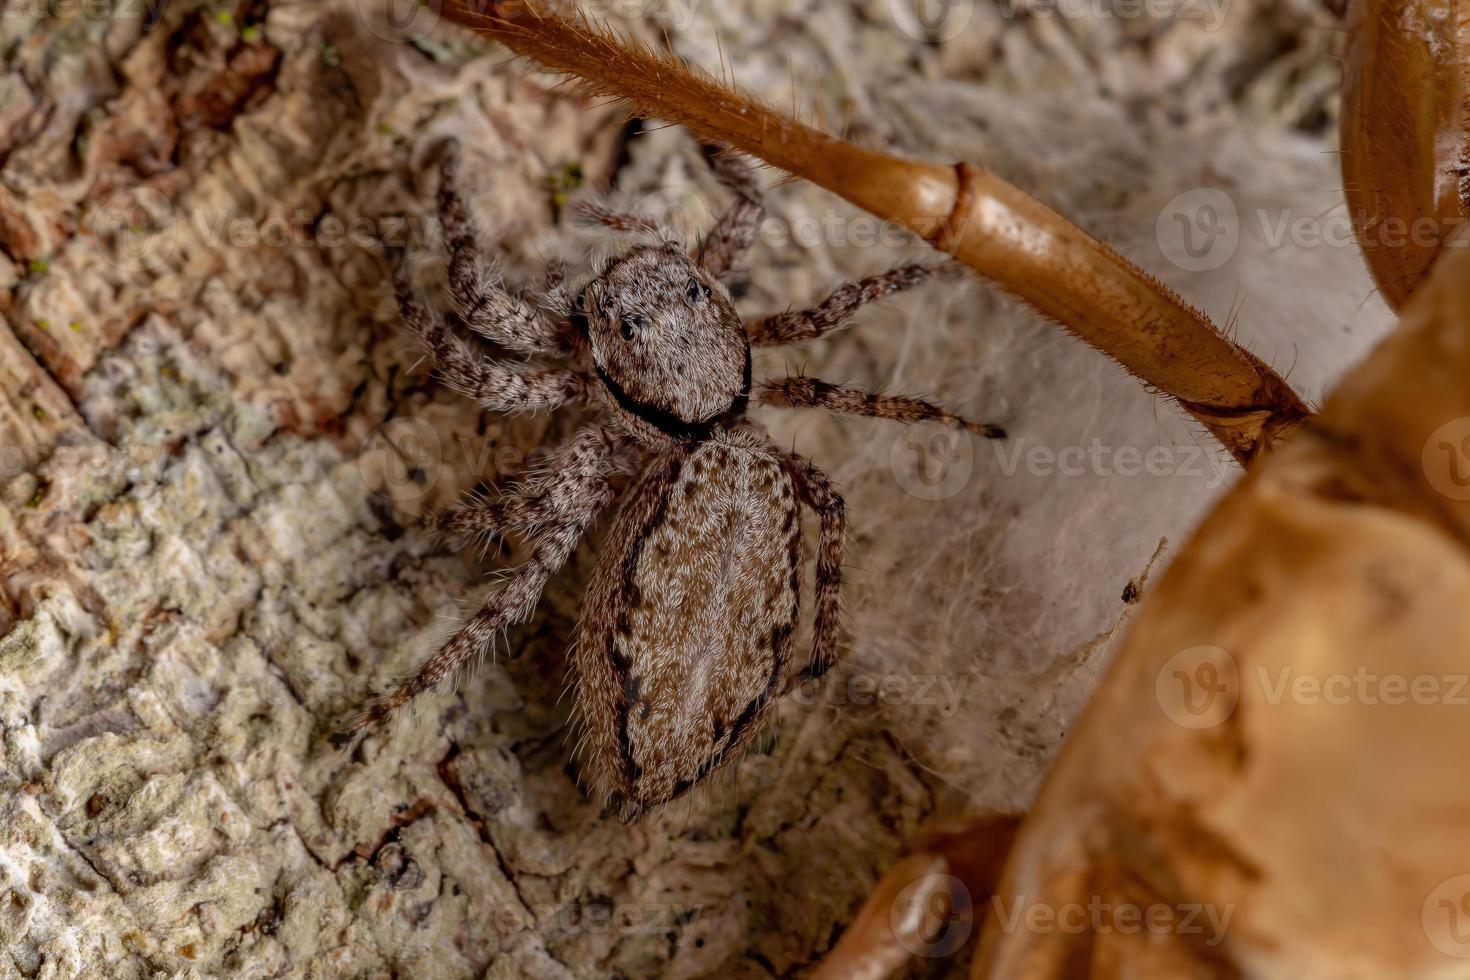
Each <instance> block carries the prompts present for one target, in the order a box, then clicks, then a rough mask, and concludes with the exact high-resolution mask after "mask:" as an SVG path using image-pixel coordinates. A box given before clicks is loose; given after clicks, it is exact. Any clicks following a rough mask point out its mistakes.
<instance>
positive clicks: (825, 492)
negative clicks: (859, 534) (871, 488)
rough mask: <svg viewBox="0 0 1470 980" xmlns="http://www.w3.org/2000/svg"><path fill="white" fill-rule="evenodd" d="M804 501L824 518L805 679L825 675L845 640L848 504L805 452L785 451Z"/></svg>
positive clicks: (804, 672)
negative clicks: (843, 611) (844, 562)
mask: <svg viewBox="0 0 1470 980" xmlns="http://www.w3.org/2000/svg"><path fill="white" fill-rule="evenodd" d="M782 455H783V456H784V457H785V460H786V466H787V468H788V469H789V470H790V472H791V475H792V478H793V479H795V481H796V491H797V493H798V494H800V496H801V499H802V502H803V503H805V504H806V505H807V506H808V507H810V508H811V509H812V510H814V511H816V513H817V516H818V518H820V520H821V532H820V535H819V539H818V543H817V580H816V618H815V620H814V622H813V626H812V658H811V661H810V662H809V663H808V664H807V666H806V669H805V670H803V671H802V679H808V678H815V677H821V676H822V675H823V674H825V673H826V672H827V671H828V670H829V669H831V667H832V665H833V664H835V663H836V662H837V658H838V652H839V647H840V645H841V641H842V623H841V619H840V617H841V607H842V555H843V551H844V548H845V542H844V539H845V537H846V534H847V504H846V503H844V502H843V499H842V493H841V491H839V490H838V489H837V488H836V487H835V486H833V484H832V479H831V478H830V477H829V476H827V474H826V473H823V472H822V471H821V470H819V469H817V467H816V465H815V464H814V463H812V461H811V460H809V459H807V458H806V457H805V456H800V455H798V454H796V453H789V452H788V453H783V454H782Z"/></svg>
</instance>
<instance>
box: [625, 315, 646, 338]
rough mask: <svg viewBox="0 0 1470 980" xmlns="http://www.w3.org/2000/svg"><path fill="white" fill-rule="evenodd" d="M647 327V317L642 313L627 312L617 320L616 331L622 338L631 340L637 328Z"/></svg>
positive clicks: (644, 328)
mask: <svg viewBox="0 0 1470 980" xmlns="http://www.w3.org/2000/svg"><path fill="white" fill-rule="evenodd" d="M647 329H648V317H646V316H644V315H643V314H642V313H629V314H628V315H627V316H625V317H623V318H622V319H621V320H619V321H618V331H619V332H620V333H621V334H622V335H623V339H624V340H632V339H633V334H634V333H636V332H637V331H639V330H647Z"/></svg>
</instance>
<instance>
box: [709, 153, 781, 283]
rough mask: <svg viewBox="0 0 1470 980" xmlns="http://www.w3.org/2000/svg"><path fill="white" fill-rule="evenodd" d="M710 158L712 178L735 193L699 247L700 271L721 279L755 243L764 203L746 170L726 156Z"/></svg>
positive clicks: (718, 155)
mask: <svg viewBox="0 0 1470 980" xmlns="http://www.w3.org/2000/svg"><path fill="white" fill-rule="evenodd" d="M709 159H710V169H711V170H712V171H714V174H715V178H716V179H718V180H719V182H720V183H721V184H723V185H725V187H726V188H727V189H729V190H730V191H731V192H733V193H734V194H735V203H734V205H732V206H731V207H730V209H729V210H728V211H726V212H725V213H724V214H723V215H721V216H720V218H719V220H717V221H716V222H715V226H714V227H713V228H711V229H710V230H709V233H708V234H706V235H705V237H704V241H703V242H701V243H700V246H699V258H698V262H699V266H700V268H702V269H704V270H705V271H706V272H708V273H709V274H710V275H712V276H714V277H715V278H716V279H722V278H724V277H725V276H726V275H728V274H729V273H730V270H731V269H733V268H734V267H735V263H736V262H738V261H739V260H740V257H741V256H742V255H744V254H745V252H747V251H748V250H749V249H750V247H751V246H752V245H754V244H755V240H756V235H757V234H758V233H759V231H760V224H761V218H762V217H763V216H764V215H765V204H764V203H763V202H762V200H761V194H760V186H759V185H758V184H757V183H756V182H755V178H754V177H753V176H752V175H751V170H750V168H749V167H747V166H746V165H745V164H744V163H742V162H740V161H739V160H738V159H736V158H735V157H733V156H731V155H730V154H728V153H714V154H712V155H711V156H710V158H709Z"/></svg>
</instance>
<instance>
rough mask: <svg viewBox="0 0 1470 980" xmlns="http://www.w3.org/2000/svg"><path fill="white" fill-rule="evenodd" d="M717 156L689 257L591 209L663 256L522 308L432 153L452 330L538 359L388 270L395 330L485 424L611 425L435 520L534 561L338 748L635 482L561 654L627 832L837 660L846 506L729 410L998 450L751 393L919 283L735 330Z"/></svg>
mask: <svg viewBox="0 0 1470 980" xmlns="http://www.w3.org/2000/svg"><path fill="white" fill-rule="evenodd" d="M712 162H713V166H714V169H715V172H716V174H717V175H718V176H719V177H720V179H721V181H722V183H724V184H725V186H726V187H728V188H729V189H730V190H732V191H733V192H734V193H735V194H736V196H737V200H736V203H735V205H734V206H733V207H732V208H731V209H730V210H729V211H727V212H726V213H725V214H724V215H723V216H722V217H721V218H720V220H719V222H718V223H717V224H716V226H715V227H714V228H713V229H712V230H711V231H710V232H709V234H708V235H707V236H706V237H705V239H704V241H703V242H701V243H700V247H699V249H698V251H697V253H696V256H695V257H694V258H691V257H689V256H688V255H686V254H685V253H684V251H683V249H682V247H681V246H679V245H678V244H677V243H676V242H671V241H669V240H668V237H667V235H666V234H665V233H664V232H662V230H661V229H659V228H658V226H657V224H656V223H655V222H654V221H653V220H652V219H650V218H647V217H643V216H641V215H627V214H618V213H615V212H611V211H608V210H605V209H603V208H600V207H596V206H590V207H587V208H585V209H584V210H585V213H587V214H588V215H590V216H591V217H592V218H594V219H595V220H596V221H598V222H600V223H601V224H604V225H607V226H608V227H611V228H614V229H618V230H622V231H636V232H640V233H643V234H646V235H651V236H653V237H654V238H656V239H658V240H657V241H656V242H655V243H654V244H646V243H645V244H640V245H637V246H635V247H633V248H631V249H629V250H627V251H626V252H624V253H622V254H621V255H620V256H618V257H617V258H615V259H613V260H612V261H610V262H609V263H608V264H607V265H606V266H604V267H603V268H602V269H601V270H600V271H599V272H598V274H597V275H596V276H595V277H594V278H593V279H592V281H591V282H590V283H589V284H588V285H587V286H585V287H584V288H583V289H582V290H581V291H580V293H579V294H577V295H576V297H575V298H574V299H570V298H568V289H567V285H566V281H565V277H564V276H563V275H562V273H561V271H560V270H556V282H555V284H554V286H553V288H551V289H550V290H549V291H548V293H547V295H546V301H545V304H544V308H542V309H538V308H536V307H534V306H532V305H531V304H529V303H528V302H527V301H525V300H523V299H521V298H519V297H516V296H512V295H511V294H509V293H506V292H504V291H503V290H501V289H500V288H499V287H497V286H495V285H493V284H492V283H491V281H490V280H489V279H488V278H487V276H486V275H485V273H484V272H483V263H482V261H481V258H480V254H479V250H478V247H477V245H476V242H475V236H474V235H473V233H472V232H471V230H470V224H469V220H468V216H467V214H466V212H465V208H464V203H463V201H461V200H460V198H459V195H458V194H457V192H456V191H455V175H456V171H457V166H458V153H457V149H456V147H454V146H453V145H451V146H450V147H449V148H448V150H447V152H446V153H445V156H444V163H443V166H442V171H441V181H440V190H439V207H440V214H441V218H442V220H443V223H444V230H445V234H446V237H447V239H448V242H449V248H450V253H451V254H450V264H449V284H450V292H451V293H452V294H453V296H454V299H455V301H456V304H457V305H458V308H459V311H458V317H459V319H460V320H461V321H463V323H464V324H465V325H466V326H468V327H469V328H470V329H471V330H473V331H475V332H476V333H478V334H480V335H481V336H483V337H485V338H486V339H488V340H490V341H492V342H493V343H494V344H496V345H497V346H499V347H500V348H503V349H504V350H506V351H509V352H511V353H514V354H517V355H520V356H522V357H528V358H532V359H537V360H540V361H542V362H543V363H542V364H541V365H540V366H524V365H518V364H516V363H514V362H512V361H510V360H507V359H501V358H496V357H492V356H489V355H488V353H487V352H486V351H484V350H482V349H479V348H477V347H476V346H474V345H472V344H471V343H470V342H469V341H468V340H467V338H464V337H461V336H459V335H458V334H456V333H455V332H453V331H452V330H450V329H449V328H448V326H447V325H446V324H445V322H444V321H443V320H441V319H440V318H439V317H437V316H435V315H434V314H433V313H431V312H430V311H429V310H427V309H426V308H425V307H424V306H423V305H422V304H421V303H420V302H419V301H418V300H417V299H415V297H414V296H413V293H412V290H411V289H410V288H409V285H408V281H407V278H406V276H405V275H404V274H403V270H402V268H401V267H400V269H399V274H398V277H397V286H398V290H397V291H398V300H399V305H400V307H401V309H402V311H403V317H404V320H405V322H406V323H407V324H408V326H409V328H410V329H411V330H412V331H413V332H414V334H415V335H416V336H417V337H418V339H419V342H420V343H421V344H422V345H423V346H424V347H425V348H426V349H427V350H428V352H429V353H430V354H431V355H432V356H433V358H434V360H435V363H436V365H437V366H438V369H439V373H440V375H441V376H442V378H443V380H444V381H445V382H446V383H447V384H449V385H450V386H451V387H453V388H454V389H456V390H458V391H460V392H463V393H464V394H466V395H468V396H470V397H472V398H474V399H475V400H476V401H478V402H479V404H480V405H481V406H482V407H483V408H485V409H487V410H489V411H496V412H513V411H525V410H537V411H550V410H553V409H556V408H558V407H560V406H562V405H565V404H567V403H569V402H572V401H575V400H581V401H588V402H591V403H592V404H594V405H597V406H599V407H600V408H602V409H603V416H604V417H603V420H602V421H600V422H598V423H596V424H593V425H589V426H587V427H586V428H584V429H582V430H581V431H580V432H579V433H577V435H576V436H575V437H574V438H573V439H572V440H571V441H570V442H568V443H567V444H566V445H564V446H562V447H561V448H559V449H557V450H556V451H555V452H554V453H553V455H552V457H551V458H550V459H549V460H548V461H547V463H546V465H545V466H542V467H540V468H538V469H536V470H535V471H533V472H528V473H526V474H525V475H524V477H523V478H522V479H521V480H519V481H517V482H516V483H514V484H513V485H512V486H511V487H510V488H508V489H507V491H506V492H505V493H504V494H503V495H502V496H500V497H498V498H496V499H494V500H490V501H484V502H476V503H474V504H470V505H466V506H464V507H461V508H457V509H455V510H451V511H449V512H447V513H444V514H441V515H438V516H437V517H436V518H435V519H434V521H433V523H434V526H435V527H436V528H437V529H438V530H439V531H441V532H443V533H444V534H445V535H446V536H448V537H449V538H450V539H451V540H452V541H454V542H457V543H464V542H467V541H471V540H484V539H487V538H489V537H492V536H495V535H503V534H515V535H519V536H522V537H524V538H526V539H527V540H528V541H529V543H530V545H531V555H530V558H529V560H528V561H527V562H526V563H525V564H524V565H522V566H521V567H520V568H518V569H516V570H515V571H514V572H513V573H512V574H511V575H510V576H509V577H508V578H507V580H506V582H505V583H504V585H503V586H502V587H501V588H500V589H499V590H498V591H496V592H495V593H494V594H493V595H491V596H490V598H489V599H487V600H486V602H485V604H484V606H483V607H482V608H481V609H480V610H479V611H478V612H476V613H475V614H474V615H473V616H471V617H469V619H468V620H466V621H465V623H464V624H463V625H461V626H460V627H459V629H458V630H456V631H455V633H454V634H453V635H452V636H451V637H450V638H449V639H448V641H446V642H445V644H444V645H443V646H442V647H441V648H440V649H439V650H438V651H437V652H436V653H434V654H432V655H431V656H430V657H428V658H427V659H426V660H425V661H424V663H423V664H422V665H421V666H420V667H419V669H418V670H417V671H416V672H415V673H414V674H413V676H412V677H410V678H408V679H407V680H406V681H404V682H403V683H402V684H400V685H398V686H397V687H396V688H394V689H393V690H391V691H388V692H386V693H384V694H383V695H381V696H380V697H378V698H377V699H376V700H375V701H374V702H373V704H372V705H371V707H369V709H368V710H367V711H366V712H364V713H363V715H362V716H361V717H360V718H359V720H358V721H357V723H356V724H355V725H354V726H353V729H352V732H349V733H347V735H345V736H344V738H348V739H350V738H351V735H352V734H353V733H355V732H361V731H363V730H364V729H366V728H367V727H368V726H370V725H372V724H373V723H375V722H377V721H381V720H383V719H385V718H387V717H389V716H390V715H391V714H392V713H393V712H394V711H395V710H397V709H398V708H401V707H403V706H404V705H406V704H408V703H409V702H411V701H412V700H413V699H414V698H415V697H416V696H417V695H419V694H420V693H422V692H424V691H427V690H429V689H431V688H433V687H435V686H436V685H438V684H439V683H441V682H442V681H444V680H446V679H447V678H449V677H451V676H453V675H454V673H455V672H456V671H457V670H459V669H461V668H462V667H463V666H464V665H465V664H466V663H468V662H470V661H472V660H473V659H474V658H476V657H477V656H478V655H479V654H480V653H482V652H483V651H484V650H485V649H486V647H487V646H489V644H490V643H491V641H492V640H493V638H494V637H495V635H496V634H497V633H498V632H500V631H501V630H504V629H505V628H506V627H508V626H510V625H512V624H514V623H516V622H519V621H521V620H523V619H525V618H526V617H528V616H529V615H530V614H531V612H532V610H533V609H534V608H535V605H536V601H537V599H538V598H539V596H540V594H541V590H542V589H543V588H544V587H545V585H546V582H547V581H548V580H549V579H550V577H551V576H552V575H553V574H555V572H556V571H557V569H559V568H560V567H561V566H562V564H563V563H565V561H566V560H567V557H568V556H569V555H570V554H571V552H572V549H573V548H574V547H575V546H576V544H577V542H578V540H580V538H581V537H582V535H583V534H584V533H585V531H586V530H587V528H588V527H589V526H590V525H591V523H592V521H593V520H594V519H595V518H596V516H597V514H598V513H599V512H600V511H602V510H603V509H604V508H605V507H606V506H607V505H608V504H609V503H611V502H612V500H613V497H614V494H613V489H612V482H611V477H613V476H614V475H617V474H619V473H621V474H625V475H629V474H631V475H635V476H636V479H635V480H634V481H633V483H632V486H631V488H630V489H629V490H627V491H626V493H625V494H624V499H623V500H622V502H621V505H620V507H619V508H618V511H617V516H616V518H615V521H614V523H613V526H612V528H611V530H610V532H609V534H608V536H607V541H606V543H605V544H604V546H603V549H602V554H601V556H600V558H599V561H598V563H597V567H596V570H595V571H594V572H593V575H592V578H591V580H590V581H589V583H588V585H587V590H586V594H585V597H584V601H583V603H582V615H581V619H580V621H579V623H578V625H577V630H576V635H575V638H574V650H575V652H574V655H573V664H574V667H575V685H576V691H577V698H576V713H577V717H578V720H579V723H580V725H581V728H582V740H581V743H580V746H581V748H582V749H583V750H584V751H585V752H586V753H587V758H588V761H589V763H590V768H591V775H592V782H593V786H594V788H595V790H596V792H597V793H598V795H599V796H600V797H601V798H602V799H603V800H604V801H605V802H606V803H607V804H609V805H610V806H611V807H612V808H613V809H614V810H616V812H617V813H618V814H619V816H621V817H622V818H623V819H625V820H631V819H633V818H635V817H637V816H638V815H640V814H642V813H644V812H646V811H647V810H649V809H650V808H653V807H656V806H658V805H660V804H663V803H666V802H668V801H669V800H672V799H674V798H676V797H678V796H680V795H681V794H683V793H684V792H685V791H687V790H688V789H689V788H690V787H692V786H695V785H697V784H698V783H699V782H700V781H701V780H703V779H704V778H705V777H707V776H709V775H710V774H711V773H713V772H715V771H716V770H718V769H720V768H721V767H722V766H724V765H726V764H728V763H729V762H731V761H733V760H734V759H736V758H738V757H739V756H740V754H741V752H743V751H744V749H745V748H746V746H747V745H749V744H750V742H751V740H752V739H754V738H755V737H756V735H757V734H759V732H760V731H761V729H762V727H763V726H764V725H765V723H766V722H767V720H768V719H769V718H770V716H771V713H772V712H773V710H774V708H775V706H776V704H777V703H778V701H779V700H780V696H781V694H782V693H783V692H784V691H785V690H786V689H787V688H788V687H789V686H790V685H791V684H793V683H794V682H795V681H796V680H797V679H799V678H800V677H803V676H804V677H818V676H821V675H822V674H823V673H825V672H826V671H827V669H828V668H830V667H831V666H832V664H833V663H835V662H836V660H837V656H838V647H839V641H840V635H839V634H840V627H839V616H838V604H839V598H840V589H841V582H842V554H843V534H844V530H845V527H846V510H845V507H844V504H843V501H842V495H841V494H840V493H839V492H838V491H837V489H836V488H835V487H834V486H833V485H832V483H831V481H830V480H829V479H828V478H827V476H826V475H825V474H824V473H822V471H821V470H819V469H817V467H816V466H814V465H813V464H812V463H811V461H809V460H807V459H806V458H804V457H802V456H799V455H797V454H796V453H792V452H788V451H786V450H782V449H779V448H777V447H776V446H774V445H772V444H771V443H770V441H769V440H768V439H767V437H766V434H765V432H764V430H762V429H761V428H760V427H759V426H758V425H757V424H755V423H754V422H753V421H751V420H750V419H748V418H747V417H746V414H745V410H746V407H747V404H748V403H749V402H750V401H751V400H755V401H757V402H761V403H765V404H771V405H782V406H810V407H819V408H826V409H829V410H831V411H837V412H846V413H851V414H858V415H869V416H874V417H878V418H888V419H895V420H898V421H903V422H920V421H935V422H940V423H943V424H946V425H950V426H954V427H957V428H963V429H966V430H968V431H971V432H975V433H977V434H980V435H984V436H987V437H992V438H999V437H1001V436H1003V435H1004V433H1003V432H1001V430H1000V429H999V428H997V427H995V426H991V425H981V424H976V423H971V422H967V421H965V420H964V419H961V418H959V417H958V416H955V415H952V414H950V413H949V412H946V411H944V410H943V409H941V408H938V407H937V406H934V405H931V404H929V403H928V402H924V401H920V400H918V399H914V398H900V397H895V396H887V395H878V394H872V393H869V392H865V391H862V390H860V389H854V388H847V387H843V386H840V385H833V384H829V383H827V382H824V381H819V380H817V379H815V378H801V377H795V378H785V379H782V380H778V381H769V382H765V383H763V384H760V385H758V386H755V387H754V388H752V383H751V376H750V371H751V367H750V365H751V358H750V349H751V346H752V345H778V344H786V343H792V342H795V341H800V340H807V339H811V338H814V337H818V336H821V335H822V334H824V333H826V332H828V331H830V330H833V329H836V328H837V327H840V326H842V325H843V324H845V323H846V322H847V321H848V320H849V318H850V317H851V316H852V314H853V313H854V312H855V311H856V310H857V309H858V308H860V307H861V306H862V305H863V304H865V303H868V302H870V301H872V300H874V299H877V298H879V297H882V296H885V295H887V294H889V293H891V292H894V291H896V290H899V289H904V288H908V287H910V286H914V285H917V284H918V283H921V282H923V281H925V280H926V279H928V278H930V277H931V276H932V275H933V273H934V270H932V269H929V268H926V267H923V266H904V267H902V268H898V269H894V270H892V271H890V272H886V273H883V274H882V275H878V276H874V277H872V278H870V279H865V280H862V281H861V282H856V283H852V284H849V285H847V286H844V287H842V288H841V289H839V290H838V291H837V292H835V293H834V294H832V296H830V297H829V298H828V299H827V300H826V301H825V302H823V303H822V304H820V305H818V306H816V307H813V308H812V309H809V310H804V311H801V312H791V313H781V314H777V315H774V316H770V317H766V318H764V319H760V320H756V321H754V322H752V323H749V324H747V323H744V322H742V321H741V319H740V317H739V315H738V314H737V313H736V310H735V306H734V303H733V302H732V301H731V298H730V294H729V292H728V291H727V290H726V289H725V287H724V285H722V284H721V282H720V277H721V276H723V275H725V274H726V273H728V272H729V270H730V268H731V266H732V265H733V263H734V261H735V259H736V258H737V257H738V256H739V255H740V254H741V253H743V252H744V251H745V250H746V249H748V248H749V247H750V245H751V244H752V243H753V241H754V238H755V231H756V226H757V223H758V221H759V219H760V214H761V204H760V198H759V196H758V194H757V191H756V187H755V183H754V181H753V180H752V179H751V177H750V174H749V172H748V171H747V170H746V169H745V168H744V167H743V166H741V165H739V164H737V163H736V162H735V161H734V160H733V159H731V158H729V157H724V156H717V157H714V158H713V161H712ZM547 361H556V362H560V363H559V364H547V363H545V362H547ZM802 504H805V505H806V506H808V507H810V508H811V509H812V510H814V511H815V512H816V513H817V515H818V517H819V518H820V527H821V531H820V542H819V545H818V549H817V559H816V586H815V600H816V610H815V615H814V617H813V623H812V634H813V647H812V652H811V654H810V656H809V657H807V658H805V659H803V660H800V661H797V660H796V658H794V657H793V638H794V636H795V633H796V627H797V622H798V619H799V617H800V594H801V569H802V564H803V559H804V554H803V544H802V534H801V520H800V506H801V505H802Z"/></svg>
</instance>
